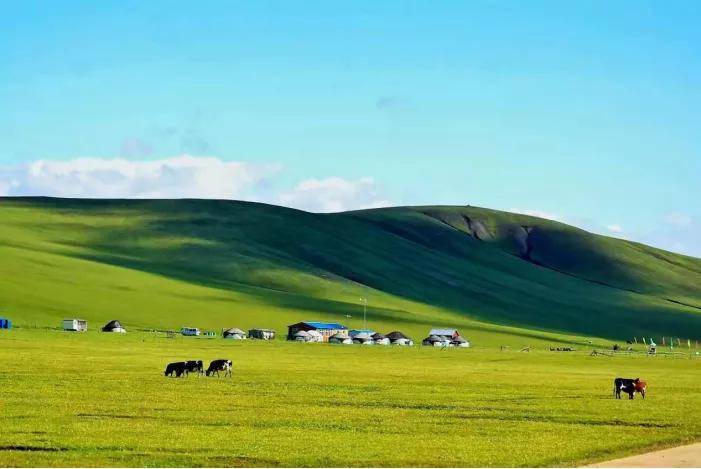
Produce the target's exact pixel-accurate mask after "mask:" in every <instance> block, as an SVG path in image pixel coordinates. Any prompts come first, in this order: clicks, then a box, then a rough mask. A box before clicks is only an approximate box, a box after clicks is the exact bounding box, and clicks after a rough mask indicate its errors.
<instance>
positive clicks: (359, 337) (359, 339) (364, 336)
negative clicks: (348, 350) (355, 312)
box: [353, 332, 374, 345]
mask: <svg viewBox="0 0 701 469" xmlns="http://www.w3.org/2000/svg"><path fill="white" fill-rule="evenodd" d="M353 343H354V344H361V345H373V344H374V341H373V340H372V337H371V336H370V334H368V333H366V332H361V333H360V334H356V335H355V337H353Z"/></svg>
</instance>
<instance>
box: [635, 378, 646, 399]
mask: <svg viewBox="0 0 701 469" xmlns="http://www.w3.org/2000/svg"><path fill="white" fill-rule="evenodd" d="M633 387H634V388H635V392H639V393H640V395H641V396H643V399H645V392H646V391H647V383H646V382H645V381H641V380H640V378H638V379H637V380H636V381H635V385H634V386H633Z"/></svg>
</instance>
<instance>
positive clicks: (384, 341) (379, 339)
mask: <svg viewBox="0 0 701 469" xmlns="http://www.w3.org/2000/svg"><path fill="white" fill-rule="evenodd" d="M371 337H372V341H373V342H374V343H375V345H389V343H390V340H389V338H387V337H385V336H384V335H382V334H380V333H379V332H375V333H374V334H373V335H372V336H371Z"/></svg>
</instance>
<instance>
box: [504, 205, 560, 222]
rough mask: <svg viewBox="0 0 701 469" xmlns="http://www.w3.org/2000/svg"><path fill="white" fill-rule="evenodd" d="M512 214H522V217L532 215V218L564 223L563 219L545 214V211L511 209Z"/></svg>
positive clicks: (548, 213) (551, 214)
mask: <svg viewBox="0 0 701 469" xmlns="http://www.w3.org/2000/svg"><path fill="white" fill-rule="evenodd" d="M508 211H509V212H511V213H520V214H521V215H530V216H532V217H538V218H545V219H546V220H553V221H563V218H562V217H560V216H559V215H556V214H554V213H550V212H545V211H543V210H528V209H522V208H510V209H509V210H508Z"/></svg>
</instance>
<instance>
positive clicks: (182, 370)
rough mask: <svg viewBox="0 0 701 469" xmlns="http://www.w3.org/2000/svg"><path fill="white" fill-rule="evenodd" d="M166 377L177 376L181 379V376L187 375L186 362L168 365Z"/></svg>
mask: <svg viewBox="0 0 701 469" xmlns="http://www.w3.org/2000/svg"><path fill="white" fill-rule="evenodd" d="M164 374H165V375H166V376H171V377H172V376H173V374H175V377H176V378H180V377H181V376H183V375H185V374H187V363H186V362H174V363H168V366H166V371H165V373H164Z"/></svg>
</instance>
